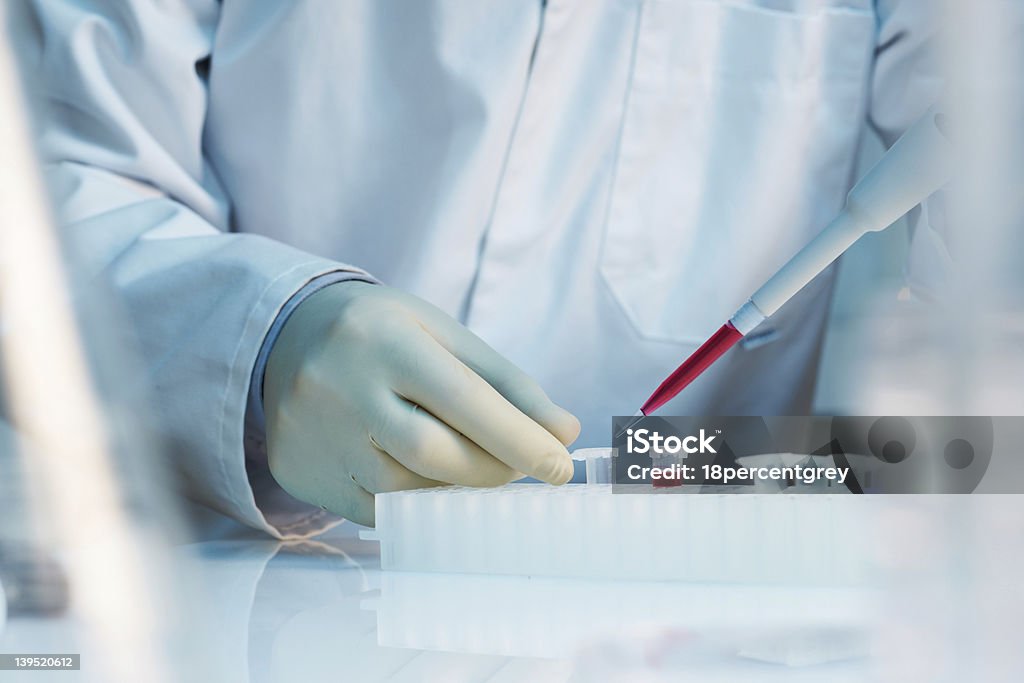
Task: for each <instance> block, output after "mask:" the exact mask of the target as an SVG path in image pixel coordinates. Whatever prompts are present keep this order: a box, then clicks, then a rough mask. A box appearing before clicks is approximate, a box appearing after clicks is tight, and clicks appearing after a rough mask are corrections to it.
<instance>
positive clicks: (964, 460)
mask: <svg viewBox="0 0 1024 683" xmlns="http://www.w3.org/2000/svg"><path fill="white" fill-rule="evenodd" d="M943 455H944V456H945V458H946V464H947V465H949V466H950V467H952V468H953V469H955V470H962V469H966V468H968V467H970V466H971V463H972V462H974V446H973V445H971V442H970V441H967V440H966V439H953V440H952V441H950V442H949V443H947V444H946V450H945V452H944V453H943Z"/></svg>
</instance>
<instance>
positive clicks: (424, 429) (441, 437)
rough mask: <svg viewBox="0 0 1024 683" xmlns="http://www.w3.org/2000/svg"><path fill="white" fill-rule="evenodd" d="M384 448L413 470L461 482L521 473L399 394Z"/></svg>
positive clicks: (381, 438) (504, 479)
mask: <svg viewBox="0 0 1024 683" xmlns="http://www.w3.org/2000/svg"><path fill="white" fill-rule="evenodd" d="M391 412H392V414H393V415H394V417H393V418H392V419H391V420H389V422H388V428H387V429H385V430H383V431H381V433H379V434H378V433H374V434H373V436H374V440H375V441H377V442H378V443H379V444H380V446H381V448H383V449H384V450H385V451H387V453H388V454H389V455H390V456H391V457H393V458H394V459H395V460H397V461H398V462H399V463H401V464H402V465H404V466H405V467H406V468H407V469H409V470H410V471H412V472H414V473H416V474H419V475H421V476H423V477H426V478H427V479H431V480H436V481H443V482H448V483H450V484H458V485H460V486H500V485H501V484H507V483H508V482H510V481H512V480H513V479H518V478H519V477H521V476H522V475H521V474H519V473H518V472H516V471H515V470H514V469H512V468H511V467H509V466H508V465H506V464H505V463H503V462H501V461H500V460H498V459H496V458H495V457H494V456H492V455H491V454H490V453H488V452H486V451H485V450H483V449H482V448H480V446H478V445H476V444H475V443H473V442H472V441H470V440H469V439H467V438H466V437H465V436H463V435H462V434H460V433H458V432H457V431H455V430H454V429H452V428H451V427H449V426H448V425H447V424H445V423H444V422H442V421H441V420H439V419H437V418H436V417H434V416H433V415H431V414H430V413H429V412H427V410H425V409H423V408H420V407H419V406H417V405H416V404H414V403H409V402H408V401H406V400H405V399H403V398H401V397H399V396H396V397H395V401H394V406H393V408H392V411H391Z"/></svg>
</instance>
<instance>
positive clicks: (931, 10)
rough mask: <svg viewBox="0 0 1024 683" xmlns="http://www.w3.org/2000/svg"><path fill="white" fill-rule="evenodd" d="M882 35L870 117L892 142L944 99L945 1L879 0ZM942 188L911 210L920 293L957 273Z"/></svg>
mask: <svg viewBox="0 0 1024 683" xmlns="http://www.w3.org/2000/svg"><path fill="white" fill-rule="evenodd" d="M876 8H877V16H878V40H877V46H876V50H875V63H874V72H873V77H872V82H871V100H870V101H871V104H870V109H869V112H868V117H869V123H870V125H871V127H872V128H873V129H874V130H875V132H876V133H877V134H878V136H879V137H880V138H881V140H882V142H883V144H884V145H885V146H886V147H888V146H890V145H892V144H893V143H894V142H896V140H898V139H899V137H900V136H901V135H902V134H903V133H904V132H905V131H906V130H907V129H908V128H909V127H910V126H912V125H913V124H914V123H915V122H916V121H917V120H918V119H920V118H921V117H922V116H923V115H924V114H925V112H927V111H928V109H929V107H931V106H932V105H935V104H937V103H938V102H939V99H940V97H941V95H942V91H943V87H944V80H943V73H942V63H941V55H940V54H939V48H940V46H939V44H938V42H939V31H940V28H941V23H942V21H943V3H941V2H934V0H877V2H876ZM942 205H943V202H942V193H941V192H939V193H937V194H936V195H934V196H933V197H932V198H930V199H929V200H927V201H926V202H924V203H923V204H922V205H921V206H920V207H918V208H916V209H914V210H913V211H911V212H910V214H909V215H908V217H907V221H908V224H909V227H910V251H909V254H908V259H907V263H906V279H907V284H908V285H909V287H910V290H911V292H912V293H914V294H915V295H916V296H918V297H920V298H925V299H932V298H937V297H941V296H942V294H943V292H944V291H945V289H946V287H947V285H948V283H949V278H950V277H951V274H952V261H951V259H950V255H949V251H948V249H947V242H946V238H945V222H944V212H943V206H942Z"/></svg>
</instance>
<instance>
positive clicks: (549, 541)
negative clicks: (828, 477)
mask: <svg viewBox="0 0 1024 683" xmlns="http://www.w3.org/2000/svg"><path fill="white" fill-rule="evenodd" d="M611 489H612V487H611V485H582V484H569V485H566V486H561V487H554V486H547V485H541V484H509V485H506V486H503V487H500V488H495V489H476V488H463V487H446V488H435V489H419V490H413V491H400V492H394V493H385V494H378V495H377V496H376V517H377V528H376V529H374V530H369V531H363V532H361V533H360V536H361V537H362V538H364V539H367V540H376V541H379V542H380V555H381V568H382V569H384V570H393V571H412V572H446V573H448V572H453V573H473V574H507V575H529V576H561V577H575V578H594V579H632V580H679V581H701V582H727V583H769V584H794V583H799V584H817V585H855V584H859V583H862V582H863V580H864V579H865V578H866V576H867V574H868V569H869V564H870V562H869V559H870V558H869V555H870V553H869V550H870V548H869V545H868V539H869V535H868V533H867V530H868V528H869V527H870V520H871V519H872V516H871V515H870V514H869V512H870V510H869V507H868V506H869V503H868V501H867V500H866V497H862V496H852V495H832V494H824V495H792V494H728V493H715V494H707V493H700V494H683V493H678V492H669V491H663V492H656V493H649V494H612V491H611Z"/></svg>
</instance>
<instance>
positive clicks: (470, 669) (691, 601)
mask: <svg viewBox="0 0 1024 683" xmlns="http://www.w3.org/2000/svg"><path fill="white" fill-rule="evenodd" d="M355 532H356V527H353V526H351V525H342V526H341V527H338V528H337V529H335V530H333V531H331V532H329V533H328V534H327V535H326V536H325V537H324V538H322V539H320V540H318V541H315V542H307V543H296V544H279V543H276V542H273V541H269V540H267V539H266V538H265V537H263V538H261V537H259V536H257V535H255V534H247V533H245V534H241V536H239V537H236V538H234V539H232V540H218V541H208V542H203V543H196V544H191V545H186V546H181V547H179V548H177V549H176V550H175V555H176V560H175V561H176V563H178V566H177V567H176V571H175V574H176V576H177V577H178V578H179V579H181V580H182V581H183V583H186V584H188V587H187V590H186V591H185V594H187V595H190V596H191V597H190V598H188V599H187V600H186V601H185V602H186V604H185V605H183V607H184V609H183V615H184V619H185V621H184V623H185V624H186V626H187V627H186V628H185V629H183V630H182V632H183V639H182V642H181V643H179V644H178V645H177V646H176V650H177V655H176V656H177V658H178V661H179V662H183V663H184V669H185V671H186V679H187V680H190V681H217V682H228V681H254V682H258V681H308V682H315V681H339V680H340V681H377V680H393V681H446V682H447V681H493V682H500V681H531V682H538V681H569V680H574V681H590V680H609V681H635V680H647V681H663V680H664V681H669V680H678V679H679V677H680V676H681V674H682V673H683V672H686V674H687V680H701V681H705V680H706V681H720V680H721V681H732V680H768V681H775V680H785V681H804V680H806V681H825V680H835V681H855V680H863V679H864V678H865V676H866V675H867V674H868V672H869V671H870V668H871V666H872V662H871V660H870V658H868V657H866V656H863V655H864V651H863V650H864V643H866V642H867V636H868V635H870V632H871V629H872V623H871V619H872V614H874V613H875V610H874V608H873V602H872V600H873V596H872V595H871V593H870V591H868V590H866V589H852V588H845V589H842V588H823V587H792V586H791V587H779V586H775V587H771V586H764V587H754V586H729V585H725V584H718V585H716V584H678V583H671V582H647V583H643V582H621V581H618V582H613V581H583V580H570V579H554V578H550V579H545V578H540V577H505V576H476V575H457V574H433V575H431V574H412V573H397V572H382V571H381V570H380V568H379V567H380V562H379V554H378V551H377V547H376V544H375V543H372V542H368V541H361V540H359V539H358V538H357V537H356V533H355ZM81 636H82V634H81V633H80V632H79V629H78V628H76V625H75V623H74V622H73V621H72V620H70V619H69V618H61V619H34V618H33V619H26V618H14V619H12V620H11V621H10V622H9V623H8V624H7V627H6V629H5V630H4V632H3V633H0V652H34V653H41V652H53V653H58V652H59V653H67V652H81V653H82V671H80V672H31V673H25V672H22V673H14V672H0V681H6V680H18V681H21V680H25V681H33V682H34V681H68V682H70V681H94V680H102V679H101V678H99V677H98V676H97V672H96V670H95V667H91V666H90V657H94V656H95V655H94V654H91V653H90V650H89V646H88V644H87V643H86V642H84V641H83V640H82V639H81ZM851 648H852V649H851ZM823 650H824V651H826V652H831V653H832V654H833V655H836V656H841V655H842V654H843V653H844V652H846V653H847V654H851V653H852V654H858V653H859V654H860V655H861V656H859V657H854V658H853V659H845V660H844V661H833V662H829V663H819V664H814V665H808V666H787V665H785V664H781V663H768V662H765V661H758V660H757V659H751V658H749V657H744V656H738V653H739V652H740V651H746V652H747V654H753V655H754V656H763V655H765V654H766V653H767V655H768V657H769V658H771V657H773V656H776V655H780V654H781V655H784V654H785V653H786V652H788V653H789V655H790V656H792V655H793V654H794V653H795V655H796V656H797V657H800V656H804V655H806V654H807V652H808V651H814V652H818V653H819V654H820V653H821V652H822V651H823ZM93 661H95V659H94V660H93Z"/></svg>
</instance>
